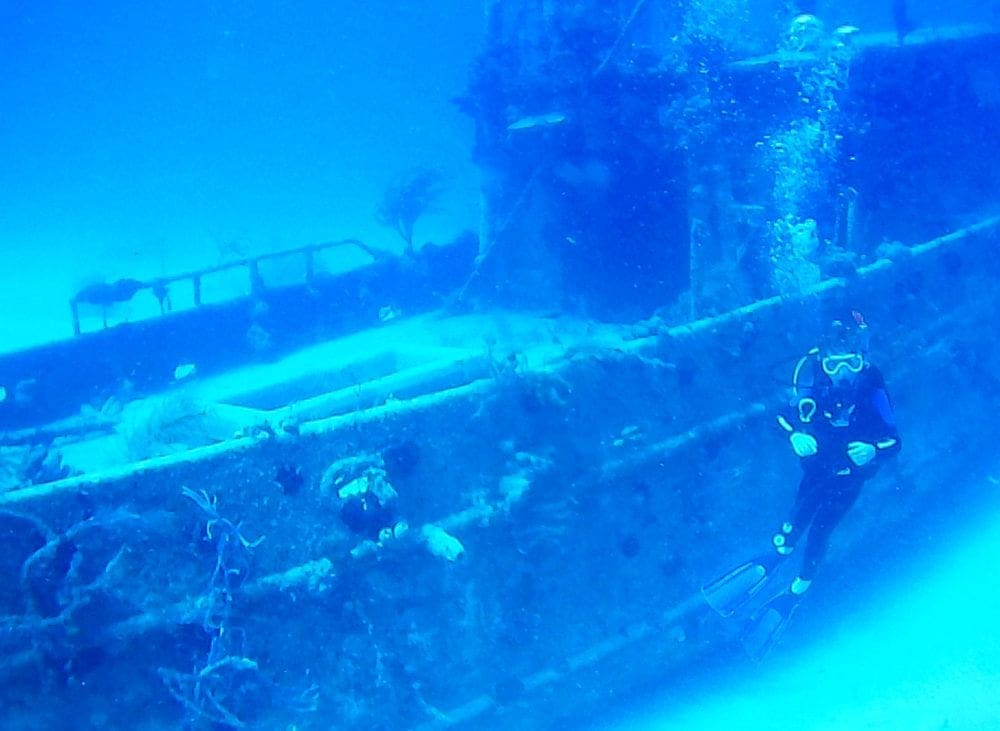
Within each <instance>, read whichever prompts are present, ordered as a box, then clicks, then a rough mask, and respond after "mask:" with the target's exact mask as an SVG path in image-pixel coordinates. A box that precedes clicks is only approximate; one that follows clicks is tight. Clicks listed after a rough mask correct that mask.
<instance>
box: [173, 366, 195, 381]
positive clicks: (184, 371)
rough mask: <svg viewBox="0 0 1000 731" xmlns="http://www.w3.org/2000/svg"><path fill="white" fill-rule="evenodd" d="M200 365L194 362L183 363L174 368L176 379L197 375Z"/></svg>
mask: <svg viewBox="0 0 1000 731" xmlns="http://www.w3.org/2000/svg"><path fill="white" fill-rule="evenodd" d="M197 373H198V366H196V365H195V364H194V363H183V364H181V365H179V366H177V367H176V368H174V380H175V381H183V380H184V379H185V378H190V377H191V376H194V375H197Z"/></svg>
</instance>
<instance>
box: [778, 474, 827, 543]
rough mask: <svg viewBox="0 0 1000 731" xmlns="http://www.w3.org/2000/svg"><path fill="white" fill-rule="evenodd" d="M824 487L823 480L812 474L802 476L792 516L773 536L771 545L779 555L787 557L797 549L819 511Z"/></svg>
mask: <svg viewBox="0 0 1000 731" xmlns="http://www.w3.org/2000/svg"><path fill="white" fill-rule="evenodd" d="M822 487H823V480H820V479H818V478H817V477H815V476H813V475H810V474H805V475H803V476H802V480H801V481H800V482H799V489H798V492H796V494H795V504H794V505H793V506H792V510H791V516H790V517H789V519H788V520H786V521H785V522H784V523H782V524H781V527H780V528H779V529H778V531H777V532H776V533H775V534H774V535H773V536H771V545H772V546H773V547H774V550H775V551H777V552H778V554H779V555H781V556H787V555H788V554H790V553H791V552H792V551H793V550H794V549H795V544H796V542H798V539H799V537H801V535H802V533H803V531H805V529H806V528H807V527H808V526H809V523H810V521H812V519H813V516H815V514H816V511H817V510H818V509H819V506H820V504H821V499H822V496H823V490H822Z"/></svg>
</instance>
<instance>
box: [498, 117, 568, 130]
mask: <svg viewBox="0 0 1000 731" xmlns="http://www.w3.org/2000/svg"><path fill="white" fill-rule="evenodd" d="M565 121H566V115H565V114H563V113H562V112H549V113H548V114H538V115H535V116H533V117H523V118H522V119H519V120H517V121H516V122H513V123H511V124H509V125H507V129H508V130H509V131H511V132H513V131H515V130H519V129H531V128H532V127H550V126H552V125H554V124H562V123H563V122H565Z"/></svg>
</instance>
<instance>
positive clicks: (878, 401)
mask: <svg viewBox="0 0 1000 731" xmlns="http://www.w3.org/2000/svg"><path fill="white" fill-rule="evenodd" d="M867 353H868V325H867V323H866V322H865V319H864V317H863V316H862V315H861V313H859V312H857V311H856V310H854V311H851V312H850V314H849V316H848V317H846V318H844V319H839V320H834V321H833V323H832V324H831V326H830V332H829V333H828V334H827V336H826V338H825V340H824V342H823V344H822V345H821V346H820V347H818V348H813V349H812V350H810V351H809V352H808V353H807V354H806V355H805V356H803V357H802V358H801V359H800V360H799V362H798V364H797V365H796V366H795V371H794V375H793V398H792V401H791V403H790V404H789V406H790V408H789V411H788V413H786V414H783V415H780V416H779V417H778V424H779V426H780V427H781V428H782V429H783V430H784V431H785V432H786V433H787V434H788V441H789V444H790V446H791V448H792V451H793V452H794V453H795V455H796V456H797V457H798V458H799V460H800V463H801V466H802V471H803V475H802V481H801V482H800V483H799V488H798V492H797V494H796V497H795V503H794V505H793V506H792V509H791V510H790V511H789V514H788V517H787V519H786V520H785V521H784V522H783V523H782V524H781V526H780V527H779V529H778V530H777V531H776V532H775V533H774V535H773V536H772V538H771V550H770V551H768V552H766V553H764V554H762V555H760V556H757V557H754V558H752V559H750V560H749V561H745V562H744V563H742V564H740V565H739V566H737V567H736V568H734V569H733V570H731V571H730V572H728V573H727V574H725V575H723V576H722V577H720V578H719V579H716V580H715V581H713V582H711V583H710V584H707V585H705V586H704V587H703V588H702V593H703V595H704V597H705V599H706V601H707V602H708V603H709V605H710V606H711V607H712V608H713V609H715V610H716V611H717V612H718V613H719V614H721V615H722V616H724V617H730V616H732V615H733V614H735V613H736V612H737V611H738V610H740V609H742V608H744V607H745V606H746V605H748V604H749V603H750V602H751V600H753V599H754V597H756V596H758V595H759V594H760V592H761V591H762V590H763V589H764V587H765V585H766V584H767V583H768V580H769V579H770V578H772V576H773V574H774V572H775V570H776V569H777V568H778V566H779V565H781V564H782V563H783V562H784V561H785V559H787V558H788V557H789V556H791V555H792V554H793V553H795V552H797V549H798V546H799V544H800V542H804V545H803V546H802V549H801V553H802V564H801V567H800V568H799V571H798V574H797V575H796V576H795V578H794V579H793V580H792V582H791V583H790V584H789V585H788V586H786V587H785V588H784V589H783V590H782V591H781V592H780V593H779V594H777V595H776V596H774V597H773V598H771V599H770V600H769V601H767V602H766V603H765V604H764V605H763V606H761V607H760V608H758V609H757V610H756V611H754V612H753V613H752V614H751V615H750V617H749V619H748V620H747V621H746V624H745V626H744V631H743V635H742V640H743V644H744V646H745V647H746V649H747V652H748V653H749V654H750V655H751V656H752V657H755V658H757V659H760V658H761V657H763V656H764V654H766V653H767V651H768V650H769V649H770V648H771V646H772V645H773V644H774V642H775V641H776V640H777V639H778V637H779V635H780V633H781V631H782V630H783V629H784V627H785V625H786V624H787V622H788V620H789V619H790V618H791V616H792V614H793V613H794V611H795V609H796V608H797V607H798V604H799V602H800V600H801V598H802V595H803V594H804V593H805V591H806V590H807V589H808V588H809V585H810V584H811V583H812V580H813V577H814V576H815V573H816V569H817V568H818V567H819V564H820V561H821V560H822V559H823V555H824V554H825V552H826V547H827V542H828V540H829V538H830V534H831V533H832V532H833V530H834V528H836V527H837V525H838V524H839V523H840V521H841V519H842V518H843V517H844V515H846V514H847V511H848V510H850V508H851V506H852V505H853V504H854V502H855V500H856V499H857V497H858V495H859V494H860V493H861V487H862V485H863V484H864V482H865V480H867V479H868V478H870V477H871V476H872V475H874V474H875V472H876V471H877V470H878V467H879V464H880V463H881V462H882V461H884V460H885V459H886V458H887V457H889V456H891V455H893V454H895V453H896V452H898V451H899V449H900V446H901V443H900V439H899V434H898V432H897V431H896V421H895V417H894V415H893V411H892V406H891V404H890V400H889V395H888V392H887V391H886V387H885V381H884V380H883V378H882V373H881V372H880V371H879V369H878V368H877V367H876V366H875V365H873V364H872V363H871V362H869V360H868V355H867ZM803 535H805V538H804V541H803Z"/></svg>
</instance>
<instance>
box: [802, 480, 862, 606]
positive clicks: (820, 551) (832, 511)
mask: <svg viewBox="0 0 1000 731" xmlns="http://www.w3.org/2000/svg"><path fill="white" fill-rule="evenodd" d="M862 483H863V480H861V479H858V478H857V477H854V476H853V475H852V476H849V477H833V478H831V479H830V481H829V487H828V489H829V492H828V493H827V497H826V499H825V500H823V502H822V503H821V504H820V505H819V509H818V510H817V511H816V514H815V516H814V518H813V523H812V528H810V530H809V537H808V539H807V540H806V545H805V549H804V553H805V555H804V557H803V560H802V569H801V570H800V571H799V576H798V578H797V579H796V580H795V581H794V582H792V591H795V590H796V588H798V589H800V590H801V591H795V593H802V592H803V591H805V590H806V589H807V588H808V587H809V584H810V582H812V579H813V576H815V575H816V569H817V568H818V567H819V564H820V561H822V560H823V556H824V555H825V554H826V547H827V544H828V543H829V540H830V534H831V533H833V530H834V528H836V527H837V525H838V524H839V523H840V521H841V520H842V519H843V517H844V516H845V515H846V514H847V511H848V510H850V509H851V506H853V505H854V503H855V501H857V499H858V495H860V494H861V485H862ZM796 582H798V583H796Z"/></svg>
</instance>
